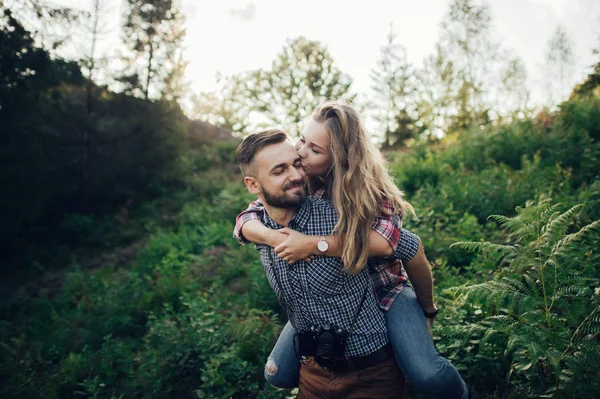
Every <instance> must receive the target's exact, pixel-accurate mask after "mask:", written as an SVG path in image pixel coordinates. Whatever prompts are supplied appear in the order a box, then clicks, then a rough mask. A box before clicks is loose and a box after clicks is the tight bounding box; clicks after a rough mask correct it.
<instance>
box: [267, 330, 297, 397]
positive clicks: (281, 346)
mask: <svg viewBox="0 0 600 399" xmlns="http://www.w3.org/2000/svg"><path fill="white" fill-rule="evenodd" d="M295 332H296V331H295V330H294V327H292V325H291V324H290V322H289V321H288V322H287V323H286V325H285V327H284V328H283V331H281V334H279V338H277V342H276V343H275V346H274V347H273V350H272V351H271V354H270V355H269V358H268V359H267V364H266V365H265V379H266V380H267V382H268V383H269V384H271V385H273V386H274V387H277V388H294V387H297V386H298V378H299V376H300V358H299V357H298V354H297V352H296V348H295V347H294V333H295Z"/></svg>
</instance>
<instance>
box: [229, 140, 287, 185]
mask: <svg viewBox="0 0 600 399" xmlns="http://www.w3.org/2000/svg"><path fill="white" fill-rule="evenodd" d="M287 138H288V137H287V133H286V132H284V131H283V130H281V129H268V130H263V131H260V132H257V133H253V134H251V135H249V136H248V137H246V138H245V139H244V141H242V143H241V144H240V145H239V146H238V148H237V151H236V152H235V158H236V160H237V162H238V164H239V166H240V169H241V170H242V174H243V175H244V176H252V175H254V174H255V173H256V171H255V170H253V168H252V161H254V155H256V153H257V152H259V151H260V150H262V149H263V148H265V147H266V146H268V145H271V144H278V143H281V142H283V141H285V140H287Z"/></svg>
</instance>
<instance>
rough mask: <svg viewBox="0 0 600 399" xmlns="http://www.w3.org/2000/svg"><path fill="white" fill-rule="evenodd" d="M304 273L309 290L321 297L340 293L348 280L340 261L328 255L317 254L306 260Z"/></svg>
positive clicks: (329, 296)
mask: <svg viewBox="0 0 600 399" xmlns="http://www.w3.org/2000/svg"><path fill="white" fill-rule="evenodd" d="M306 274H307V275H306V280H307V285H308V289H309V290H310V292H311V293H312V294H314V295H317V296H320V297H323V298H331V297H334V296H337V295H340V294H341V293H342V292H343V291H344V288H345V285H346V283H347V282H348V275H347V274H346V273H345V272H344V270H343V267H342V263H341V262H340V261H339V260H337V258H332V257H328V256H317V257H315V259H313V260H312V261H311V262H308V267H307V273H306Z"/></svg>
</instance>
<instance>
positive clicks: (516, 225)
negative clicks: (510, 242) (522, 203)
mask: <svg viewBox="0 0 600 399" xmlns="http://www.w3.org/2000/svg"><path fill="white" fill-rule="evenodd" d="M517 212H518V209H517ZM488 219H491V220H493V221H494V222H496V223H498V224H499V225H500V226H501V227H502V228H503V229H505V230H507V231H508V232H509V233H510V234H515V235H517V236H522V235H524V234H533V233H534V232H535V228H534V227H533V226H532V225H530V224H527V223H526V222H525V221H524V220H523V219H522V217H521V215H520V214H518V215H517V216H514V217H508V216H503V215H490V216H488Z"/></svg>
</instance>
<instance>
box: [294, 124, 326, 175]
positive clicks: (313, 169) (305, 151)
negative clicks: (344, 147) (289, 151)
mask: <svg viewBox="0 0 600 399" xmlns="http://www.w3.org/2000/svg"><path fill="white" fill-rule="evenodd" d="M296 151H298V156H299V157H300V160H301V161H302V168H304V172H305V173H306V175H307V176H321V177H323V176H325V175H326V174H327V172H328V171H329V169H330V168H331V164H332V162H333V156H332V154H331V150H330V149H329V134H328V133H327V129H326V128H325V124H324V123H320V122H316V121H315V120H314V119H311V120H310V122H309V123H308V124H307V125H306V127H305V128H304V130H302V134H301V135H300V139H298V142H297V143H296Z"/></svg>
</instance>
